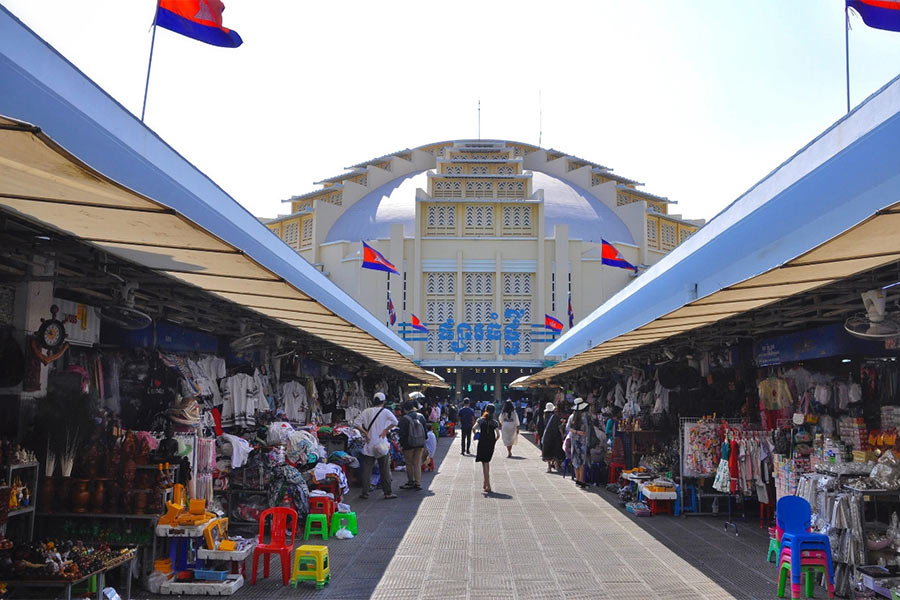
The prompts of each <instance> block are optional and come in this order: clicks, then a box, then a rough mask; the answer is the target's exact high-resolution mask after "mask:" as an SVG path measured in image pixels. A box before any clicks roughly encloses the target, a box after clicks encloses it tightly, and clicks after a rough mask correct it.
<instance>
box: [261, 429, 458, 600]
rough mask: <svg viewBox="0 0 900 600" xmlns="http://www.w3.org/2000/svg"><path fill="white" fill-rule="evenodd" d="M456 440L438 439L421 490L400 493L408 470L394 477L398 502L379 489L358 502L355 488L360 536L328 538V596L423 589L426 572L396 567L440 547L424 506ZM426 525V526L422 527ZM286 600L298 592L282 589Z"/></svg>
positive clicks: (352, 500)
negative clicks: (379, 588) (378, 590)
mask: <svg viewBox="0 0 900 600" xmlns="http://www.w3.org/2000/svg"><path fill="white" fill-rule="evenodd" d="M454 442H455V438H438V445H437V449H436V451H435V456H434V470H433V471H430V472H424V473H422V490H420V491H411V490H401V489H398V488H399V486H401V485H403V484H404V483H406V480H407V479H406V473H405V471H394V472H393V473H392V478H393V488H394V493H395V494H397V495H398V496H399V498H397V499H396V500H384V499H383V498H382V496H381V493H380V490H378V489H376V490H373V491H372V492H371V496H370V498H369V499H368V500H359V499H358V498H357V496H358V495H359V493H360V491H361V490H360V489H359V488H358V487H355V488H352V489H351V494H350V496H349V501H350V504H351V507H352V508H353V509H354V510H355V511H356V512H357V519H358V522H359V535H358V536H357V537H356V538H355V539H353V540H346V541H343V540H335V541H334V542H332V541H331V540H329V541H328V542H327V543H326V544H327V545H328V547H329V553H330V560H331V573H332V575H331V584H330V585H329V586H328V587H327V588H326V590H325V591H326V592H327V595H326V597H328V598H368V597H371V596H373V595H374V594H375V590H376V588H378V587H379V586H381V587H382V588H385V587H386V588H388V589H398V590H404V589H405V588H407V587H410V588H414V587H417V585H419V583H418V582H420V579H421V578H424V576H425V572H424V571H422V572H421V573H412V572H409V571H408V570H406V569H405V567H404V570H403V571H402V572H399V571H395V569H397V568H398V567H400V566H404V565H406V564H407V563H415V562H417V561H419V560H420V558H421V556H427V555H428V554H429V552H430V544H434V543H437V540H436V539H434V536H433V535H432V534H433V532H431V531H430V529H431V526H432V524H431V523H427V520H428V519H429V515H427V514H420V507H421V505H422V503H423V501H424V499H425V498H428V497H434V496H435V495H436V493H435V491H434V490H433V489H432V485H431V484H432V481H433V480H434V479H435V478H437V477H442V474H441V468H442V466H443V463H444V459H445V458H446V457H447V454H448V452H449V451H450V450H451V447H452V448H453V449H454V450H455V451H457V452H458V451H459V446H458V445H457V446H454ZM423 521H424V522H425V523H424V524H425V527H422V526H420V525H421V524H422V523H423ZM301 543H303V542H302V541H301ZM306 543H320V542H306ZM426 562H427V561H426ZM392 563H393V565H392ZM273 569H274V566H273ZM279 587H280V586H279ZM282 596H283V597H285V598H287V597H292V598H295V597H296V591H294V595H291V594H290V593H288V591H287V590H284V591H280V590H279V592H278V595H277V596H274V597H279V598H280V597H282ZM260 597H262V596H260ZM266 597H267V598H268V597H273V596H266ZM303 597H305V596H303Z"/></svg>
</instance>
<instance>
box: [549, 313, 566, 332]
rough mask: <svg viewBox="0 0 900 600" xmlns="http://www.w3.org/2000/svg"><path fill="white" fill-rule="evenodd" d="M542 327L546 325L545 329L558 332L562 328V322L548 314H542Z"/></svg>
mask: <svg viewBox="0 0 900 600" xmlns="http://www.w3.org/2000/svg"><path fill="white" fill-rule="evenodd" d="M544 327H546V328H547V329H552V330H553V331H556V332H560V331H562V329H563V324H562V321H560V320H559V319H555V318H553V317H551V316H550V315H544Z"/></svg>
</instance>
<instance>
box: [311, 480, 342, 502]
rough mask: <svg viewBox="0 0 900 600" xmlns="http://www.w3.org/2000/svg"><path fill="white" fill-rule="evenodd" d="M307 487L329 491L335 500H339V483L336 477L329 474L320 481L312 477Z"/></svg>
mask: <svg viewBox="0 0 900 600" xmlns="http://www.w3.org/2000/svg"><path fill="white" fill-rule="evenodd" d="M309 489H311V490H322V491H323V492H329V493H331V495H332V496H334V501H335V502H340V501H341V484H340V482H339V481H338V480H337V478H336V477H332V476H330V475H329V476H328V477H326V478H325V479H323V480H321V481H317V480H315V479H313V480H312V481H311V482H310V484H309Z"/></svg>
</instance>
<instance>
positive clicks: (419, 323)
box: [410, 313, 428, 333]
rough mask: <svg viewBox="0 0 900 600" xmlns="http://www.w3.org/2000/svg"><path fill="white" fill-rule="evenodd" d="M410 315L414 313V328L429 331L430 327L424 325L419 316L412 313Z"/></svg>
mask: <svg viewBox="0 0 900 600" xmlns="http://www.w3.org/2000/svg"><path fill="white" fill-rule="evenodd" d="M410 315H412V328H413V329H415V330H416V331H424V332H425V333H428V328H427V327H425V326H424V325H422V321H420V320H419V317H417V316H416V315H413V314H412V313H410Z"/></svg>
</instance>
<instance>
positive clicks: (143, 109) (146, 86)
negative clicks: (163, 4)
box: [141, 0, 159, 123]
mask: <svg viewBox="0 0 900 600" xmlns="http://www.w3.org/2000/svg"><path fill="white" fill-rule="evenodd" d="M158 16H159V0H156V8H155V9H154V10H153V36H152V37H151V38H150V60H149V61H147V81H146V82H145V83H144V105H143V106H142V107H141V123H143V122H144V114H145V113H146V112H147V90H149V89H150V67H151V66H152V65H153V46H154V45H156V19H157V17H158Z"/></svg>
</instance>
